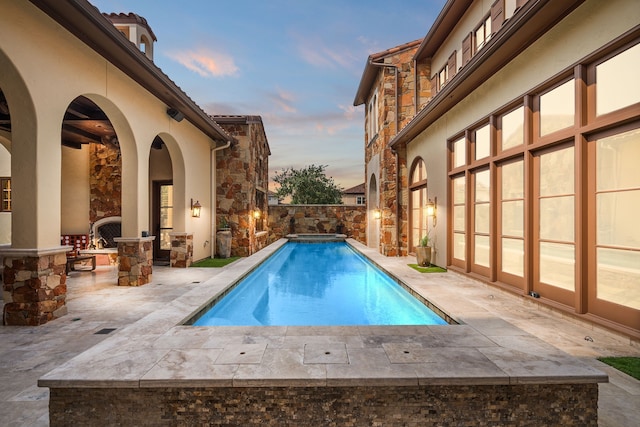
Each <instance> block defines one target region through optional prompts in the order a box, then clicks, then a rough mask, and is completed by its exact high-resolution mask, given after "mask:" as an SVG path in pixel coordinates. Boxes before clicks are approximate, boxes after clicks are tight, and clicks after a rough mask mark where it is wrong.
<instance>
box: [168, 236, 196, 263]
mask: <svg viewBox="0 0 640 427" xmlns="http://www.w3.org/2000/svg"><path fill="white" fill-rule="evenodd" d="M169 236H170V237H171V257H170V259H171V268H187V267H189V266H190V265H191V263H192V262H193V233H169Z"/></svg>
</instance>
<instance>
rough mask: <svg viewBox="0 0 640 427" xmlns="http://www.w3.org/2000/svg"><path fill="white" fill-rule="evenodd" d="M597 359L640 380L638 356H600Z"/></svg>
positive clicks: (639, 360) (639, 359) (639, 358)
mask: <svg viewBox="0 0 640 427" xmlns="http://www.w3.org/2000/svg"><path fill="white" fill-rule="evenodd" d="M598 360H599V361H601V362H604V363H606V364H607V365H609V366H613V367H614V368H616V369H617V370H619V371H622V372H624V373H625V374H627V375H631V376H632V377H633V378H635V379H637V380H640V357H600V358H598Z"/></svg>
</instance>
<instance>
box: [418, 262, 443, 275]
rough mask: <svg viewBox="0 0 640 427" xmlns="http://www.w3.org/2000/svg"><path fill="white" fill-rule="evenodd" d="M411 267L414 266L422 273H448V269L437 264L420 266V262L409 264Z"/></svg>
mask: <svg viewBox="0 0 640 427" xmlns="http://www.w3.org/2000/svg"><path fill="white" fill-rule="evenodd" d="M409 267H411V268H413V269H414V270H416V271H417V272H420V273H446V272H447V269H446V268H442V267H438V266H437V265H430V266H429V267H420V266H419V265H418V264H409Z"/></svg>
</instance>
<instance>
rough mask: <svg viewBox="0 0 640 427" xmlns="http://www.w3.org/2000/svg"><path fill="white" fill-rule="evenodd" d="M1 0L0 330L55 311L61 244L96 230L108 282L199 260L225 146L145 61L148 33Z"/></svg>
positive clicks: (206, 243) (130, 18)
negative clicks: (105, 233)
mask: <svg viewBox="0 0 640 427" xmlns="http://www.w3.org/2000/svg"><path fill="white" fill-rule="evenodd" d="M1 3H2V5H1V8H2V13H0V143H1V144H2V146H3V147H4V148H3V149H2V150H0V151H2V153H1V154H0V167H1V168H2V171H1V172H2V177H3V178H5V179H4V180H3V181H2V184H3V190H4V191H3V198H4V199H3V200H4V204H3V206H4V211H3V212H2V213H0V216H1V217H2V218H0V227H1V228H2V231H0V237H1V238H2V239H3V243H5V244H4V245H3V246H2V247H1V248H0V256H1V257H2V258H3V260H4V262H3V265H4V273H3V279H4V280H3V281H4V283H3V300H4V313H3V321H4V323H5V324H22V325H38V324H42V323H45V322H47V321H49V320H51V319H54V318H57V317H59V316H62V315H64V314H65V313H66V305H65V300H66V279H67V276H66V272H65V267H66V262H67V258H66V252H67V251H69V250H70V249H71V247H70V246H67V245H65V244H61V236H64V235H90V236H91V235H92V234H93V231H94V228H97V227H94V226H97V225H98V224H100V223H101V222H104V221H105V220H108V221H109V222H110V223H115V224H117V227H116V229H118V231H117V233H118V235H117V236H111V237H112V239H111V240H113V242H114V243H115V245H116V246H117V247H115V248H107V249H108V250H111V251H114V252H113V253H114V254H117V256H118V258H119V263H118V265H119V267H118V269H119V272H118V279H117V284H118V285H128V286H138V285H143V284H146V283H149V281H150V280H151V275H152V271H153V262H154V260H155V259H158V258H162V259H167V260H170V262H171V265H172V266H174V267H186V266H188V265H189V264H190V262H191V260H192V259H201V258H205V257H208V256H212V255H213V254H214V252H213V248H214V247H215V238H216V230H215V224H216V218H215V212H216V196H215V194H216V182H215V180H216V173H215V168H216V162H217V159H216V158H217V155H218V154H219V152H220V151H224V150H226V149H228V147H230V146H231V145H232V144H234V143H237V140H236V138H234V137H233V136H231V135H229V134H228V133H227V132H226V131H225V130H224V129H223V128H222V127H221V126H220V125H219V124H218V123H216V121H215V120H214V119H213V118H211V117H210V116H209V115H207V114H206V113H205V112H204V111H202V109H201V108H200V107H199V106H198V105H196V104H195V103H194V102H193V101H192V100H191V99H190V98H189V97H188V96H187V95H186V94H185V93H184V92H183V91H182V90H181V89H180V88H178V87H177V86H176V85H175V83H173V81H172V80H171V79H170V78H169V77H168V76H166V75H165V74H164V73H163V72H162V71H161V70H160V69H159V68H158V67H157V66H156V65H154V63H153V61H152V58H153V42H154V41H155V35H154V34H153V32H152V31H151V28H150V27H149V25H148V23H147V22H146V21H145V20H144V19H143V18H141V17H139V16H137V15H134V14H129V15H103V14H102V13H100V11H98V10H97V9H96V8H95V7H94V6H92V5H91V4H90V3H89V2H87V1H85V0H68V1H64V2H60V1H57V0H33V1H27V0H18V1H2V2H1ZM25 28H28V29H29V30H28V31H25ZM265 203H266V202H265ZM195 205H200V209H199V210H198V212H196V209H194V208H193V207H194V206H195ZM92 237H93V236H92ZM104 240H105V241H106V239H104ZM93 250H95V251H98V249H93ZM102 250H106V249H102ZM114 284H115V283H114Z"/></svg>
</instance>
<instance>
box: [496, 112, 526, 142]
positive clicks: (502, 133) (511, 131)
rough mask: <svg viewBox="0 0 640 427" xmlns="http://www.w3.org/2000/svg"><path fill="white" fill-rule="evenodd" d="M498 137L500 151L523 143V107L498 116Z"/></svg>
mask: <svg viewBox="0 0 640 427" xmlns="http://www.w3.org/2000/svg"><path fill="white" fill-rule="evenodd" d="M499 139H500V149H501V150H502V151H504V150H508V149H510V148H513V147H518V146H521V145H522V144H524V107H520V108H516V109H515V110H513V111H510V112H508V113H507V114H504V115H503V116H501V117H500V124H499Z"/></svg>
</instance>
